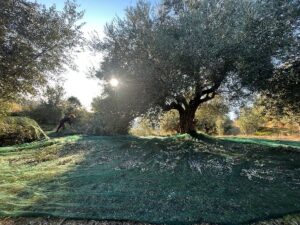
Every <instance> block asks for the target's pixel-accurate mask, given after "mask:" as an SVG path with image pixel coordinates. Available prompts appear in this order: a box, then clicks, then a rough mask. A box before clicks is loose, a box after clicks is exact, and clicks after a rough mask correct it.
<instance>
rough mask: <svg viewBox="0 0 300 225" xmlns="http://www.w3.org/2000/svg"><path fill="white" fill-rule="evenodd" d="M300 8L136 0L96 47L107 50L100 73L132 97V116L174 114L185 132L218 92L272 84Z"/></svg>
mask: <svg viewBox="0 0 300 225" xmlns="http://www.w3.org/2000/svg"><path fill="white" fill-rule="evenodd" d="M299 4H300V3H299V2H298V1H278V0H268V1H267V0H260V1H252V0H242V1H241V0H228V1H221V0H201V1H193V0H187V1H184V0H165V1H162V3H161V4H159V5H158V6H157V7H153V8H151V6H150V5H149V4H147V3H145V2H144V1H139V2H138V3H137V5H136V6H135V7H131V8H128V9H127V11H126V16H125V17H124V18H123V19H120V18H116V19H115V20H114V21H112V22H111V23H110V24H108V25H107V26H106V31H105V33H106V38H105V39H104V40H102V41H99V40H95V41H94V42H93V47H94V48H96V49H98V50H100V51H101V52H103V53H104V60H103V63H102V64H101V68H100V70H99V71H98V72H97V74H96V76H97V77H98V78H100V79H102V80H106V81H108V80H110V79H111V78H112V77H116V78H118V79H119V80H120V86H121V85H123V88H120V90H119V91H120V95H122V94H123V93H125V92H130V95H129V97H128V98H127V100H126V101H127V102H128V104H127V105H126V107H128V105H129V106H131V107H133V108H135V109H136V110H135V112H134V113H144V112H145V111H146V110H149V108H155V107H160V108H162V109H164V110H171V109H175V110H177V111H178V112H179V114H180V128H181V132H190V133H191V132H193V131H194V130H195V128H194V121H193V120H194V117H195V112H196V110H197V109H198V107H199V106H201V104H203V103H204V102H207V101H209V100H211V99H213V98H214V97H215V96H216V95H218V94H221V93H223V94H226V95H227V96H230V97H231V98H233V97H241V96H243V95H246V94H249V93H253V92H257V91H262V90H265V89H266V88H267V87H268V85H269V80H270V79H271V78H272V76H273V74H274V69H275V65H274V63H273V61H274V60H278V61H282V60H284V59H285V57H286V55H287V53H288V52H291V51H294V50H295V48H297V43H296V40H295V30H296V29H297V26H298V25H297V23H298V20H299V15H300V14H299V9H300V8H299ZM108 89H109V88H107V90H108ZM117 91H118V90H117ZM121 91H122V92H121ZM107 93H109V91H107ZM126 94H127V95H128V93H126Z"/></svg>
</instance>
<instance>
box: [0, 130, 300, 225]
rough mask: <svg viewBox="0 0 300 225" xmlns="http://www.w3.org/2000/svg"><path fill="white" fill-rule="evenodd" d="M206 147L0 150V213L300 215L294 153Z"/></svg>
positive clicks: (153, 144) (129, 140) (151, 143)
mask: <svg viewBox="0 0 300 225" xmlns="http://www.w3.org/2000/svg"><path fill="white" fill-rule="evenodd" d="M206 138H208V137H206ZM208 141H209V142H205V141H202V140H197V139H195V138H192V137H190V136H189V135H177V136H172V137H167V138H163V137H151V138H150V137H147V138H138V137H131V136H118V137H95V136H76V135H75V136H68V137H61V138H54V139H51V140H46V141H41V142H35V143H31V144H24V145H18V146H13V147H5V148H0V170H1V173H0V216H2V217H3V216H28V215H37V216H42V215H51V216H59V217H66V218H78V219H80V218H81V219H85V218H90V219H99V220H101V219H115V220H135V221H145V222H154V223H164V222H172V221H173V222H174V221H180V222H185V223H192V222H195V221H198V220H199V216H200V217H201V221H206V222H211V223H229V224H236V223H237V222H247V221H250V220H253V219H262V220H263V219H267V218H272V217H273V216H275V217H276V216H278V215H280V216H281V215H286V214H288V213H294V212H295V211H297V210H300V205H299V202H298V201H297V198H296V196H297V195H299V194H300V192H299V190H300V186H299V185H300V177H299V173H298V172H299V169H300V164H299V163H300V155H299V153H298V152H297V150H295V149H294V148H287V147H282V146H280V147H278V148H273V147H270V146H269V145H265V144H264V143H262V144H260V143H256V144H253V143H251V144H249V143H248V144H247V143H242V142H241V141H239V140H236V141H227V140H221V139H216V138H211V139H208ZM242 141H243V140H242ZM285 144H286V143H285ZM220 212H222V213H220Z"/></svg>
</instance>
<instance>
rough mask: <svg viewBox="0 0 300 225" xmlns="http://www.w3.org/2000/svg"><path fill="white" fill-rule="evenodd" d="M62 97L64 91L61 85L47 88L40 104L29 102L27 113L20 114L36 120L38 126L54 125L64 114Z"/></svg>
mask: <svg viewBox="0 0 300 225" xmlns="http://www.w3.org/2000/svg"><path fill="white" fill-rule="evenodd" d="M64 95H65V91H64V88H63V87H62V86H61V85H59V84H56V85H55V86H54V87H51V86H47V87H46V88H45V90H44V92H43V94H42V97H41V100H40V102H29V106H27V111H23V112H22V113H21V114H23V115H25V116H28V117H30V118H32V119H34V120H36V121H37V122H38V123H39V124H44V125H56V124H57V123H58V122H59V120H60V119H61V118H62V117H63V115H64V113H65V108H66V107H65V100H64Z"/></svg>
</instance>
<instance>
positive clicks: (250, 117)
mask: <svg viewBox="0 0 300 225" xmlns="http://www.w3.org/2000/svg"><path fill="white" fill-rule="evenodd" d="M265 122H266V120H265V118H264V117H263V109H262V108H261V107H256V106H253V107H244V108H242V109H241V110H240V115H239V117H238V118H237V120H236V123H237V125H238V127H239V129H240V131H241V133H242V134H245V135H248V134H254V133H255V132H256V131H258V129H259V128H260V127H263V126H264V125H265Z"/></svg>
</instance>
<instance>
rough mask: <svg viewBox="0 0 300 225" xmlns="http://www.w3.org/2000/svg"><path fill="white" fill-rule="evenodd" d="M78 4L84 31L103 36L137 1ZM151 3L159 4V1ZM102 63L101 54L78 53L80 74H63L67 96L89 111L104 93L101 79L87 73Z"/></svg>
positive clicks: (48, 1)
mask: <svg viewBox="0 0 300 225" xmlns="http://www.w3.org/2000/svg"><path fill="white" fill-rule="evenodd" d="M33 1H34V0H33ZM35 1H37V2H38V3H41V4H44V5H46V6H47V7H48V6H51V5H54V4H55V5H56V7H57V9H62V7H63V5H64V0H35ZM76 2H77V3H78V4H79V5H80V9H81V10H84V11H85V15H84V18H83V20H82V22H86V25H85V26H84V28H83V31H84V32H85V34H86V36H88V34H89V33H90V32H91V31H92V30H96V31H97V32H98V33H99V34H100V36H103V35H104V34H103V30H104V29H103V28H104V25H105V24H106V23H107V22H110V21H111V20H112V19H113V18H114V17H116V16H119V17H123V16H124V10H125V9H126V8H127V7H128V6H133V5H135V4H136V2H137V0H77V1H76ZM149 2H152V3H156V2H158V0H150V1H149ZM100 61H101V55H93V54H92V53H91V52H82V53H80V54H78V56H77V58H76V60H75V63H76V65H77V66H78V71H72V70H68V71H67V72H66V73H64V74H63V78H64V79H65V83H64V87H65V90H66V94H67V97H68V96H71V95H73V96H76V97H78V98H79V99H80V101H81V102H82V104H83V105H84V106H86V107H87V108H90V103H91V102H92V99H93V97H96V96H97V95H99V94H100V93H101V86H100V85H99V84H98V80H96V79H89V78H87V73H88V70H89V68H90V67H91V66H97V65H98V64H99V62H100Z"/></svg>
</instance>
